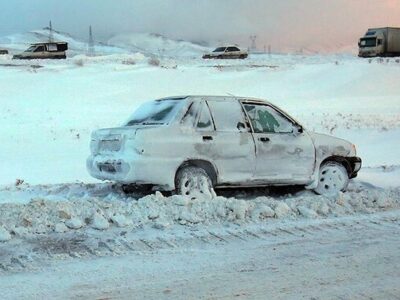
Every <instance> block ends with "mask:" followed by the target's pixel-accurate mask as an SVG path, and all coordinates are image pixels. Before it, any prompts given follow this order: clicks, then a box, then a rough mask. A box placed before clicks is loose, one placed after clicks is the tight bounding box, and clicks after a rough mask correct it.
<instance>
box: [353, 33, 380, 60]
mask: <svg viewBox="0 0 400 300" xmlns="http://www.w3.org/2000/svg"><path fill="white" fill-rule="evenodd" d="M384 40H385V36H384V34H383V33H382V32H379V31H378V32H377V31H375V30H368V31H367V33H366V34H365V36H364V37H362V38H360V41H359V42H358V47H359V52H358V56H360V57H375V56H380V55H381V54H383V53H384V52H385V48H384Z"/></svg>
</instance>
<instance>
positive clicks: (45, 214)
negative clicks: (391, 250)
mask: <svg viewBox="0 0 400 300" xmlns="http://www.w3.org/2000/svg"><path fill="white" fill-rule="evenodd" d="M25 188H27V189H29V187H25ZM58 188H59V190H58V191H57V190H55V189H51V188H50V189H47V192H48V195H47V196H45V195H44V191H46V188H43V187H42V194H40V193H38V195H37V197H36V198H33V199H32V200H30V201H29V202H22V203H3V204H0V240H2V241H7V240H10V238H11V237H12V236H17V237H22V238H25V237H29V236H32V235H35V234H49V233H51V232H57V233H63V232H68V231H71V230H81V231H85V230H89V229H95V230H107V229H111V228H116V227H131V228H138V227H144V226H145V227H146V226H147V227H153V228H156V229H165V228H168V227H170V226H172V225H184V226H195V225H196V224H202V225H212V224H227V223H234V224H241V223H259V222H269V221H272V220H273V219H298V218H325V217H329V216H330V217H331V216H343V215H351V214H355V213H373V212H377V211H384V210H390V209H399V208H400V189H399V188H397V189H376V188H371V187H367V186H365V185H362V184H353V185H351V186H350V190H349V192H347V193H340V194H338V195H337V196H335V197H331V198H327V197H324V196H318V195H315V194H314V193H313V192H310V191H302V192H299V193H297V194H295V195H293V196H289V195H286V196H281V197H271V196H263V195H257V196H254V195H251V194H249V195H247V197H246V198H244V199H238V198H226V197H223V196H210V197H206V196H203V197H196V198H193V197H192V198H188V197H186V196H179V195H173V196H170V197H165V196H163V195H162V194H161V193H160V192H156V193H155V194H151V195H147V196H145V197H142V198H139V199H138V200H136V199H135V198H131V197H129V196H126V195H125V194H123V193H120V192H118V191H116V190H114V189H113V188H112V187H111V186H110V185H108V186H107V185H102V186H101V187H98V186H96V185H89V186H85V185H75V186H72V187H71V190H72V191H70V192H69V193H68V192H67V191H65V190H62V189H61V190H60V188H61V187H58ZM20 189H23V187H22V188H20ZM64 189H66V190H68V186H64ZM101 193H103V195H101V196H96V194H97V195H99V194H101ZM67 194H69V196H68V197H66V196H65V195H67ZM58 195H60V196H59V198H58ZM63 195H64V196H63ZM57 198H58V199H57Z"/></svg>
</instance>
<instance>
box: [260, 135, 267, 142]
mask: <svg viewBox="0 0 400 300" xmlns="http://www.w3.org/2000/svg"><path fill="white" fill-rule="evenodd" d="M258 140H259V141H261V142H263V143H266V142H269V138H267V137H265V136H264V137H260V138H259V139H258Z"/></svg>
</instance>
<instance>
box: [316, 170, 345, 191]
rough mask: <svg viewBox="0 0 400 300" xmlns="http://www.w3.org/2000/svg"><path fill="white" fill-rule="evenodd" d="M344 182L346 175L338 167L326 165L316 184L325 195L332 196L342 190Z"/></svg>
mask: <svg viewBox="0 0 400 300" xmlns="http://www.w3.org/2000/svg"><path fill="white" fill-rule="evenodd" d="M346 182H347V178H346V174H344V173H343V171H342V170H341V169H340V168H339V167H337V166H332V165H331V166H329V165H328V166H325V167H323V168H322V170H321V173H320V178H319V183H318V184H319V185H320V187H321V190H323V191H324V192H325V193H326V194H333V193H337V192H339V191H341V190H342V189H344V188H345V185H346Z"/></svg>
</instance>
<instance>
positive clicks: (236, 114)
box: [208, 100, 245, 132]
mask: <svg viewBox="0 0 400 300" xmlns="http://www.w3.org/2000/svg"><path fill="white" fill-rule="evenodd" d="M208 105H209V106H210V109H211V113H212V115H213V117H214V123H215V128H216V130H217V131H234V132H240V131H241V130H240V127H239V126H238V123H243V124H244V123H245V122H244V116H243V111H242V107H241V106H240V104H239V102H238V101H230V100H227V101H208Z"/></svg>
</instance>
